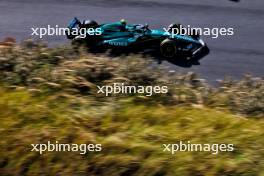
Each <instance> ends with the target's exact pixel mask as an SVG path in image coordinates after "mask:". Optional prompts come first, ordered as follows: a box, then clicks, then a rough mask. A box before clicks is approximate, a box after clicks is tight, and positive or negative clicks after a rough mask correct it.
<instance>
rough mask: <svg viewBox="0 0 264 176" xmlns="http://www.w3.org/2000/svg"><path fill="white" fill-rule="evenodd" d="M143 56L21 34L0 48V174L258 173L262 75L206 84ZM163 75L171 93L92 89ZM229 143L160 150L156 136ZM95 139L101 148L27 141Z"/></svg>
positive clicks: (263, 133)
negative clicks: (114, 54) (47, 42)
mask: <svg viewBox="0 0 264 176" xmlns="http://www.w3.org/2000/svg"><path fill="white" fill-rule="evenodd" d="M167 70H168V69H166V68H162V67H161V66H160V65H156V64H155V63H153V62H152V61H151V60H146V59H143V58H141V56H139V55H136V56H124V57H120V58H115V59H110V58H108V57H107V56H100V55H90V54H87V53H86V52H84V51H78V52H77V51H75V50H73V49H72V48H70V47H61V48H47V47H45V46H44V45H43V44H39V43H33V42H31V41H27V42H24V43H23V45H22V46H16V47H11V48H2V49H1V50H0V84H1V88H0V121H1V123H0V133H1V141H0V148H1V150H0V175H1V176H2V175H3V176H7V175H29V176H33V175H80V176H81V175H89V176H93V175H94V176H95V175H100V176H101V175H102V176H104V175H108V176H132V175H135V176H178V175H179V176H183V175H190V176H193V175H197V176H198V175H219V176H223V175H245V176H255V175H256V176H257V175H260V176H261V175H264V160H263V158H264V150H263V146H264V140H263V139H264V130H263V129H264V118H263V117H264V80H263V79H261V78H251V77H250V76H246V77H245V78H244V79H243V80H240V81H233V80H224V81H222V82H221V84H220V86H219V87H217V88H214V87H211V86H210V85H208V84H207V83H206V81H205V80H203V79H199V78H198V77H197V76H196V75H195V74H193V73H188V74H185V75H184V74H175V73H170V72H168V71H167ZM113 82H125V83H127V84H130V85H132V84H133V85H159V84H160V85H167V86H168V87H169V93H168V94H165V95H164V94H163V95H162V94H161V95H155V96H152V97H145V96H144V95H115V96H110V97H107V98H106V97H104V96H103V95H100V94H97V87H96V85H107V84H111V83H113ZM180 140H181V141H191V142H192V143H201V144H203V143H210V144H213V143H219V144H222V143H227V144H228V143H231V144H234V146H235V151H234V152H221V153H219V154H218V155H213V154H211V153H210V152H177V153H176V154H175V155H171V154H169V153H167V152H163V147H162V144H168V143H177V142H179V141H180ZM47 141H51V142H54V143H55V141H59V142H60V143H77V144H82V143H86V144H89V143H101V144H102V146H103V150H102V152H100V153H92V152H90V153H87V154H85V155H80V154H79V153H78V152H77V153H76V152H46V153H44V154H43V155H40V154H39V153H37V152H31V151H30V150H31V144H32V143H34V144H37V143H47Z"/></svg>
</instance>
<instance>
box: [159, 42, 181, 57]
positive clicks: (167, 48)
mask: <svg viewBox="0 0 264 176" xmlns="http://www.w3.org/2000/svg"><path fill="white" fill-rule="evenodd" d="M160 52H161V55H162V56H163V57H165V58H173V57H175V56H176V55H177V53H178V47H177V46H176V44H175V42H174V41H173V40H170V39H166V40H164V41H163V42H162V43H161V44H160Z"/></svg>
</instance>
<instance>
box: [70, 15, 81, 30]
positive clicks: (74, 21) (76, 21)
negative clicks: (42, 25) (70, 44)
mask: <svg viewBox="0 0 264 176" xmlns="http://www.w3.org/2000/svg"><path fill="white" fill-rule="evenodd" d="M80 24H81V22H80V21H79V20H78V19H77V18H76V17H74V18H73V19H72V20H71V22H70V24H69V25H68V28H69V29H73V28H75V27H76V26H77V25H80Z"/></svg>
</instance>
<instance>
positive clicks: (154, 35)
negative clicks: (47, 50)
mask: <svg viewBox="0 0 264 176" xmlns="http://www.w3.org/2000/svg"><path fill="white" fill-rule="evenodd" d="M177 27H179V25H177V24H172V25H170V26H169V27H168V28H167V29H166V30H164V29H163V30H157V29H149V27H148V25H141V24H127V23H126V21H125V20H121V21H120V22H115V23H105V24H98V23H97V22H95V21H89V20H88V21H84V22H80V21H79V20H78V19H77V18H74V19H73V20H72V21H71V22H70V24H69V26H68V29H69V31H70V33H68V35H67V37H68V39H71V40H72V41H73V43H85V44H87V46H89V47H93V48H112V49H118V50H119V51H125V50H132V51H134V50H146V49H153V50H156V51H159V52H160V53H161V55H162V56H163V57H165V58H178V57H177V56H184V58H187V59H191V58H197V57H199V58H201V57H204V56H205V55H207V54H208V53H209V48H208V47H207V45H206V44H205V42H204V41H203V40H202V39H201V38H200V36H199V35H198V34H197V35H193V36H188V35H175V34H172V31H173V30H172V29H173V28H177ZM74 31H75V32H74ZM81 31H82V32H81Z"/></svg>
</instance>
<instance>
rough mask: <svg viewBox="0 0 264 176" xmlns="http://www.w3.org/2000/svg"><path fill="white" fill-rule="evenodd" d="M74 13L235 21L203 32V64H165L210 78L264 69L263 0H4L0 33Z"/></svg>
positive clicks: (21, 32)
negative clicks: (221, 30)
mask: <svg viewBox="0 0 264 176" xmlns="http://www.w3.org/2000/svg"><path fill="white" fill-rule="evenodd" d="M74 16H76V17H78V18H80V19H87V18H89V19H94V20H96V21H98V22H99V23H103V22H114V21H118V20H119V19H121V18H126V19H127V21H128V22H129V23H141V24H144V23H148V24H149V26H150V28H163V27H166V26H168V25H169V24H170V23H172V22H180V23H182V24H183V25H188V24H189V25H192V26H194V27H210V28H213V27H227V28H229V27H232V28H234V35H233V36H220V37H219V38H217V39H213V38H212V37H210V36H203V39H204V40H205V41H206V43H208V46H209V48H210V49H211V53H210V54H209V55H208V56H206V57H205V58H203V59H202V60H201V61H200V65H188V66H185V67H183V66H178V65H174V64H171V63H168V62H166V61H165V62H163V64H165V65H167V66H168V67H169V69H171V70H175V71H181V72H189V71H194V72H196V73H198V74H199V75H201V77H203V78H206V79H208V80H209V81H210V82H212V83H214V81H215V80H217V79H222V78H224V77H225V76H231V77H233V78H241V77H242V76H243V75H245V74H251V75H253V76H257V77H263V75H264V67H263V65H264V43H263V39H264V20H263V19H264V1H263V0H247V1H246V0H242V1H240V2H239V3H235V2H231V1H228V0H196V1H186V0H43V1H37V0H0V39H3V38H4V37H6V36H13V37H15V38H17V40H18V41H20V40H22V39H26V38H30V37H31V32H32V30H31V28H32V27H46V26H47V25H51V26H55V25H59V26H60V27H64V26H66V25H67V24H68V22H69V21H70V20H71V19H72V17H74ZM44 40H46V41H48V42H49V43H51V44H64V43H67V42H68V41H67V40H66V39H65V37H64V36H56V37H54V36H53V37H45V38H44Z"/></svg>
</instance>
